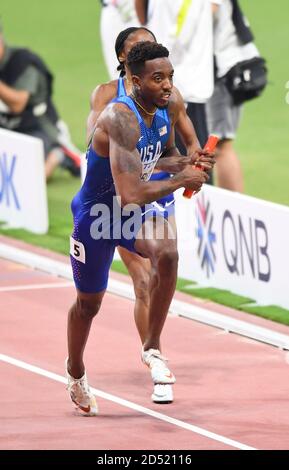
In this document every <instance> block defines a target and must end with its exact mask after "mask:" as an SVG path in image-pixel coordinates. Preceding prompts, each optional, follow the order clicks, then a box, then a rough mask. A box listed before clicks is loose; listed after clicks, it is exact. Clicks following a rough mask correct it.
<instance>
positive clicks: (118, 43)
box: [114, 26, 157, 77]
mask: <svg viewBox="0 0 289 470" xmlns="http://www.w3.org/2000/svg"><path fill="white" fill-rule="evenodd" d="M139 30H144V31H147V32H148V33H149V34H151V35H152V37H153V38H154V40H155V41H156V42H157V39H156V37H155V35H154V33H153V32H152V31H150V30H149V29H147V28H145V27H144V26H139V27H136V26H132V27H130V28H126V29H124V30H123V31H121V32H120V33H119V35H118V36H117V38H116V40H115V46H114V48H115V53H116V57H117V60H118V61H119V59H118V58H119V56H120V54H121V53H122V51H123V49H124V43H125V41H126V40H127V38H128V37H129V36H130V35H131V34H132V33H135V32H136V31H139ZM117 70H118V71H119V72H120V76H121V77H123V76H124V75H125V68H124V63H123V62H120V61H119V66H118V67H117Z"/></svg>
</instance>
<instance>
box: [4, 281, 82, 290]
mask: <svg viewBox="0 0 289 470" xmlns="http://www.w3.org/2000/svg"><path fill="white" fill-rule="evenodd" d="M73 286H74V284H73V282H51V283H46V284H22V285H20V286H5V287H0V292H14V291H18V290H35V289H60V288H62V287H73Z"/></svg>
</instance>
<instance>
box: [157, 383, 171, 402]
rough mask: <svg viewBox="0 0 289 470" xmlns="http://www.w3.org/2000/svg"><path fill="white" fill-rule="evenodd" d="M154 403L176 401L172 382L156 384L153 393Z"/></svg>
mask: <svg viewBox="0 0 289 470" xmlns="http://www.w3.org/2000/svg"><path fill="white" fill-rule="evenodd" d="M152 401H153V402H154V403H162V404H166V403H172V402H173V401H174V395H173V387H172V385H170V384H155V385H154V391H153V393H152Z"/></svg>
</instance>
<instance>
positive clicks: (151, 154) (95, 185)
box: [70, 96, 170, 293]
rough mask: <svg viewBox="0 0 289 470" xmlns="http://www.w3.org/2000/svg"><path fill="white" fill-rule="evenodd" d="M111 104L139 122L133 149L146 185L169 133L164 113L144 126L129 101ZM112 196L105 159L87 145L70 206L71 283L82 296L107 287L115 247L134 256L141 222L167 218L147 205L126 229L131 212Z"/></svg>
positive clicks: (156, 207)
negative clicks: (120, 106) (81, 178)
mask: <svg viewBox="0 0 289 470" xmlns="http://www.w3.org/2000/svg"><path fill="white" fill-rule="evenodd" d="M113 101H114V102H115V103H124V104H125V105H126V106H128V107H129V108H130V109H131V110H132V112H134V113H135V115H136V117H137V119H138V123H139V126H140V139H139V141H138V143H137V150H138V152H139V154H140V158H141V162H142V179H143V180H144V181H147V180H148V179H149V178H150V176H151V173H152V172H153V169H154V166H155V164H156V162H157V160H158V159H159V157H160V155H161V153H162V152H163V150H164V147H165V145H166V142H167V140H168V137H169V134H170V120H169V116H168V112H167V110H166V109H158V110H157V112H156V114H155V116H154V118H153V121H152V125H151V127H150V128H148V127H147V126H146V124H145V122H144V120H143V119H142V116H141V115H140V113H139V111H138V109H137V107H136V105H135V103H134V101H133V100H132V99H131V98H130V97H128V96H121V97H119V98H116V99H115V100H113ZM115 196H116V191H115V186H114V181H113V177H112V173H111V169H110V161H109V158H103V157H100V156H99V155H97V154H96V152H95V151H94V150H93V148H92V146H91V145H90V146H89V147H88V150H87V173H86V178H85V180H84V183H83V185H82V187H81V189H80V191H79V192H78V193H77V194H76V196H75V197H74V198H73V200H72V203H71V209H72V213H73V219H74V230H73V233H72V237H71V240H70V259H71V264H72V270H73V277H74V282H75V285H76V287H77V288H78V289H79V290H80V291H81V292H87V293H96V292H100V291H102V290H104V289H106V287H107V281H108V274H109V269H110V265H111V262H112V260H113V255H114V250H115V247H116V246H117V245H119V246H122V247H124V248H126V249H128V250H129V251H131V252H136V251H135V248H134V244H135V241H136V236H137V233H138V232H139V230H140V228H141V225H142V223H143V222H144V221H145V220H146V219H147V218H150V217H152V216H155V215H157V216H160V217H165V218H167V216H168V213H167V211H166V209H165V208H164V207H162V206H161V205H159V204H158V203H156V202H154V203H151V204H146V205H145V206H144V207H142V208H139V211H140V217H138V218H137V220H136V221H134V224H133V225H132V227H130V225H129V221H130V220H131V212H130V211H129V212H128V211H124V210H123V209H121V207H120V206H119V204H118V203H117V199H116V197H115ZM127 227H129V229H128V228H127Z"/></svg>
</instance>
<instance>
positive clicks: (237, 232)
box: [222, 210, 271, 282]
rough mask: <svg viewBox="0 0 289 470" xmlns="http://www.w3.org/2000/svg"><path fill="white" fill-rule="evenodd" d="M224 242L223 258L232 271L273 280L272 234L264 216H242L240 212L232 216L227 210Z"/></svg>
mask: <svg viewBox="0 0 289 470" xmlns="http://www.w3.org/2000/svg"><path fill="white" fill-rule="evenodd" d="M222 243H223V255H224V260H225V263H226V265H227V268H228V270H229V271H230V273H232V274H236V275H237V276H240V275H243V276H244V275H246V276H250V275H251V276H252V277H253V278H255V279H256V278H257V279H258V280H259V281H263V282H269V281H270V278H271V261H270V256H269V234H268V231H267V227H266V225H265V223H264V222H263V221H262V220H259V219H252V218H251V217H244V216H243V218H242V217H241V215H240V214H238V216H237V217H236V216H235V217H233V214H232V213H231V212H230V211H229V210H226V211H225V212H224V215H223V221H222Z"/></svg>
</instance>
